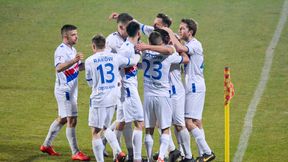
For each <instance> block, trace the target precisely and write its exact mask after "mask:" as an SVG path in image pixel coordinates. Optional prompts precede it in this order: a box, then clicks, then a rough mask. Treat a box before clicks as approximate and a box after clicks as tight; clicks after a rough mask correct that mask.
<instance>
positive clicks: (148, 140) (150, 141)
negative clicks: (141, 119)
mask: <svg viewBox="0 0 288 162" xmlns="http://www.w3.org/2000/svg"><path fill="white" fill-rule="evenodd" d="M153 143H154V141H153V137H152V136H151V135H150V134H146V135H145V146H146V153H147V159H148V160H149V161H151V162H152V158H153V152H152V151H153Z"/></svg>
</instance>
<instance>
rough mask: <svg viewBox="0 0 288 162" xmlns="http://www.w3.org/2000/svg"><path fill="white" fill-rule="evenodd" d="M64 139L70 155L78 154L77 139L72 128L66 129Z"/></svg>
mask: <svg viewBox="0 0 288 162" xmlns="http://www.w3.org/2000/svg"><path fill="white" fill-rule="evenodd" d="M66 137H67V139H68V142H69V145H70V148H71V151H72V155H75V154H76V153H77V152H79V148H78V144H77V139H76V132H75V128H74V127H71V128H70V127H66Z"/></svg>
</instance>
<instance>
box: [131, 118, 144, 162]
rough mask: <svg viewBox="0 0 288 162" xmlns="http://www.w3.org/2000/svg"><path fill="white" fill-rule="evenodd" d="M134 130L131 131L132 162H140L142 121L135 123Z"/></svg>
mask: <svg viewBox="0 0 288 162" xmlns="http://www.w3.org/2000/svg"><path fill="white" fill-rule="evenodd" d="M134 124H135V128H134V130H133V137H132V141H133V160H134V162H141V161H142V156H141V154H142V134H143V131H142V130H143V127H144V122H143V121H135V122H134Z"/></svg>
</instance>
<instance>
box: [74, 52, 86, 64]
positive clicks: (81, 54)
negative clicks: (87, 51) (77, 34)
mask: <svg viewBox="0 0 288 162" xmlns="http://www.w3.org/2000/svg"><path fill="white" fill-rule="evenodd" d="M80 60H81V61H82V60H84V54H83V53H82V52H79V53H77V54H76V56H75V58H74V61H75V62H78V61H80Z"/></svg>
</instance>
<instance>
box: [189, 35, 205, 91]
mask: <svg viewBox="0 0 288 162" xmlns="http://www.w3.org/2000/svg"><path fill="white" fill-rule="evenodd" d="M185 46H186V47H187V48H188V52H187V54H188V55H189V63H188V64H187V65H185V68H184V70H185V89H186V92H193V93H196V92H205V91H206V86H205V80H204V74H203V69H204V55H203V48H202V44H201V43H200V42H199V41H198V40H197V39H196V38H193V39H192V40H190V41H189V42H186V43H185Z"/></svg>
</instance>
